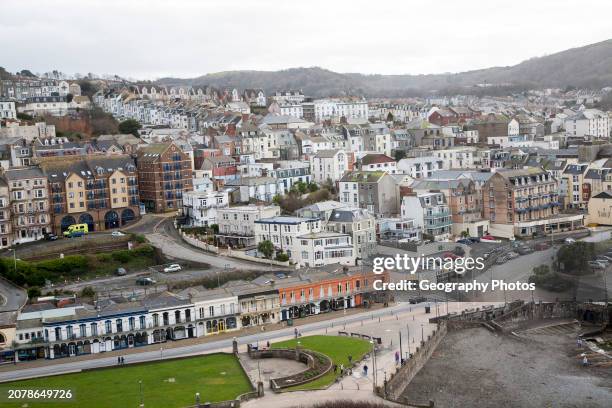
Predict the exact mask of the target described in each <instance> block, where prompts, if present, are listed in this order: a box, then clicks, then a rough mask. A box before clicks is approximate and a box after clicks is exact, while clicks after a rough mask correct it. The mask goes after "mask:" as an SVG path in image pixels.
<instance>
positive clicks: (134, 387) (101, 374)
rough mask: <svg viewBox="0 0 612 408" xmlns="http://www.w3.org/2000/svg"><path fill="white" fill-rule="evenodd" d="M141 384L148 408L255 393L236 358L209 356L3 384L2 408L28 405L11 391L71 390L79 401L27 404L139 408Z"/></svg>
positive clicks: (45, 407) (176, 407)
mask: <svg viewBox="0 0 612 408" xmlns="http://www.w3.org/2000/svg"><path fill="white" fill-rule="evenodd" d="M127 359H128V360H129V356H127ZM139 380H142V385H143V387H142V388H143V395H144V404H145V407H146V408H155V407H159V408H179V407H185V406H189V405H194V404H195V393H196V392H199V393H200V395H201V402H202V403H204V402H206V401H209V402H214V401H223V400H229V399H233V398H235V397H237V396H238V395H240V394H243V393H245V392H249V391H251V385H250V382H249V380H248V378H247V376H246V374H245V373H244V371H243V370H242V367H241V366H240V363H238V361H237V360H236V358H235V357H234V356H232V355H228V354H210V355H205V356H198V357H193V358H185V359H176V360H168V361H163V362H154V363H146V364H138V365H134V366H130V365H126V366H125V367H117V368H110V369H101V370H93V371H88V372H83V373H76V374H65V375H60V376H54V377H46V378H39V379H31V380H24V381H16V382H13V383H3V384H0V391H1V392H2V393H1V394H0V395H1V397H0V406H2V407H3V408H9V407H23V406H24V402H20V403H7V399H6V395H7V391H6V390H7V389H15V388H18V389H41V388H42V389H72V390H73V393H74V395H75V399H73V400H72V401H71V402H57V403H54V402H39V403H36V402H30V401H28V405H27V406H28V407H43V408H50V407H58V408H62V407H65V408H69V407H75V408H76V407H78V408H81V407H87V408H115V407H125V408H136V407H138V406H139V404H140V392H139V384H138V381H139Z"/></svg>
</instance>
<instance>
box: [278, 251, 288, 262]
mask: <svg viewBox="0 0 612 408" xmlns="http://www.w3.org/2000/svg"><path fill="white" fill-rule="evenodd" d="M276 260H277V261H279V262H287V261H288V260H289V255H287V254H286V253H284V252H280V253H278V254H276Z"/></svg>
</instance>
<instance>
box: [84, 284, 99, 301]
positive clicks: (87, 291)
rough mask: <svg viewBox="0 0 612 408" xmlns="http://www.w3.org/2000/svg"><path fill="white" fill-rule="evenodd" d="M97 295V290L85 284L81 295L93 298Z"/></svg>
mask: <svg viewBox="0 0 612 408" xmlns="http://www.w3.org/2000/svg"><path fill="white" fill-rule="evenodd" d="M95 295H96V291H95V290H94V288H92V287H91V286H85V287H84V288H83V290H82V291H81V297H84V298H90V299H93V297H94V296H95Z"/></svg>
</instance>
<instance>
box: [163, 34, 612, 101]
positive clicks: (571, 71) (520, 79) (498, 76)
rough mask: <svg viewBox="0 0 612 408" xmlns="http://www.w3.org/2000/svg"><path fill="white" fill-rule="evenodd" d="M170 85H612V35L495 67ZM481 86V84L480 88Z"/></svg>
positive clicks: (352, 88)
mask: <svg viewBox="0 0 612 408" xmlns="http://www.w3.org/2000/svg"><path fill="white" fill-rule="evenodd" d="M157 82H158V83H159V84H164V85H210V86H215V87H233V88H238V89H244V88H263V89H265V90H266V92H268V93H270V92H273V91H275V90H281V89H302V90H303V91H304V93H305V94H307V95H311V96H315V97H321V96H341V95H348V94H351V95H365V96H408V95H419V94H423V93H431V92H432V91H442V92H451V93H454V92H466V91H469V90H470V89H472V90H473V91H477V90H476V89H474V87H475V85H476V84H481V83H485V82H486V83H488V84H492V85H502V86H504V87H505V88H506V89H520V88H527V87H530V88H543V87H566V86H575V87H591V88H601V87H604V86H612V40H606V41H602V42H599V43H595V44H591V45H587V46H584V47H579V48H572V49H569V50H566V51H562V52H559V53H556V54H551V55H547V56H543V57H538V58H532V59H529V60H527V61H523V62H521V63H520V64H517V65H514V66H509V67H493V68H487V69H480V70H474V71H467V72H460V73H456V74H432V75H363V74H359V73H345V74H342V73H336V72H332V71H329V70H326V69H322V68H318V67H313V68H291V69H286V70H282V71H227V72H219V73H214V74H207V75H203V76H200V77H197V78H190V79H178V78H162V79H160V80H158V81H157ZM478 91H480V92H481V90H478Z"/></svg>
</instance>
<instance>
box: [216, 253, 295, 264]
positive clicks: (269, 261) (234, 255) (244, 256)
mask: <svg viewBox="0 0 612 408" xmlns="http://www.w3.org/2000/svg"><path fill="white" fill-rule="evenodd" d="M226 255H227V256H229V257H232V258H238V259H244V260H245V261H251V262H258V263H261V264H266V265H276V266H284V267H290V266H291V265H290V264H289V261H285V262H281V261H275V260H274V259H265V258H257V257H256V256H250V255H247V254H245V253H244V252H243V251H239V250H237V249H229V250H228V251H227V254H226Z"/></svg>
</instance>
